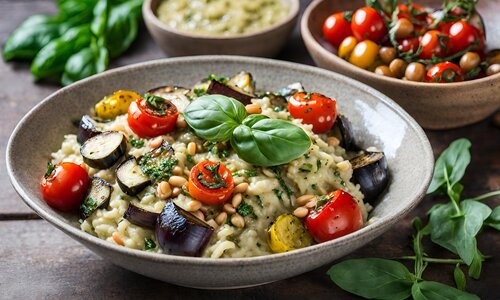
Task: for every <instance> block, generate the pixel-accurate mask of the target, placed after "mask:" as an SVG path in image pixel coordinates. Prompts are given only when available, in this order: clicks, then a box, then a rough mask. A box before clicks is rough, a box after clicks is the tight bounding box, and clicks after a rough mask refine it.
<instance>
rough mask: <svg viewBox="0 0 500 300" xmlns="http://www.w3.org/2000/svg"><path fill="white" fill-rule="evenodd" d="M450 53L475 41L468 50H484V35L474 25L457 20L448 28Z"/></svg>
mask: <svg viewBox="0 0 500 300" xmlns="http://www.w3.org/2000/svg"><path fill="white" fill-rule="evenodd" d="M449 31H450V51H451V53H450V54H453V53H457V52H459V51H461V50H464V49H465V48H467V47H469V45H472V44H474V43H476V44H477V45H475V46H474V47H472V48H471V50H470V51H475V52H482V51H483V50H484V37H483V35H482V34H481V32H480V31H479V29H477V28H476V27H474V26H472V25H470V24H469V23H467V22H465V21H462V20H460V21H458V22H455V23H453V25H451V27H450V29H449Z"/></svg>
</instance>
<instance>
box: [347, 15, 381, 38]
mask: <svg viewBox="0 0 500 300" xmlns="http://www.w3.org/2000/svg"><path fill="white" fill-rule="evenodd" d="M351 30H352V33H353V34H354V37H356V39H357V40H358V41H364V40H371V41H374V42H380V41H382V39H384V38H385V36H386V35H387V28H386V27H385V23H384V19H383V18H382V16H381V15H380V14H379V13H378V12H377V11H376V10H375V9H373V8H371V7H362V8H360V9H358V10H356V12H354V14H353V15H352V22H351Z"/></svg>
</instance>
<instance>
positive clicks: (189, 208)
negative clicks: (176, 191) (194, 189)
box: [186, 200, 201, 211]
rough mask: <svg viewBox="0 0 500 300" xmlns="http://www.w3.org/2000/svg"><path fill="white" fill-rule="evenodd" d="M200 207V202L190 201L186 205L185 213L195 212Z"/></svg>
mask: <svg viewBox="0 0 500 300" xmlns="http://www.w3.org/2000/svg"><path fill="white" fill-rule="evenodd" d="M200 207H201V202H200V201H197V200H191V201H189V202H188V203H187V204H186V210H187V211H197V210H199V209H200Z"/></svg>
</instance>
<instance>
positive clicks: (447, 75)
mask: <svg viewBox="0 0 500 300" xmlns="http://www.w3.org/2000/svg"><path fill="white" fill-rule="evenodd" d="M425 77H426V80H427V81H429V82H440V83H446V82H459V81H463V80H464V73H463V71H462V69H461V68H460V67H459V66H457V65H456V64H454V63H451V62H448V61H446V62H442V63H439V64H436V65H434V66H432V67H431V68H430V69H429V71H427V74H426V75H425Z"/></svg>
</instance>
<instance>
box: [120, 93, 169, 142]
mask: <svg viewBox="0 0 500 300" xmlns="http://www.w3.org/2000/svg"><path fill="white" fill-rule="evenodd" d="M150 97H155V98H150ZM147 99H149V100H147ZM147 99H143V98H139V99H137V100H136V101H134V102H132V103H130V106H129V108H128V119H127V121H128V125H129V126H130V129H132V131H133V132H134V133H135V134H137V135H138V136H139V137H141V138H152V137H155V136H159V135H162V134H167V133H169V132H171V131H172V130H174V127H175V124H176V121H177V117H178V115H179V114H178V112H177V107H175V105H174V104H173V103H172V102H170V101H168V100H166V99H163V98H161V97H157V96H147Z"/></svg>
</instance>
